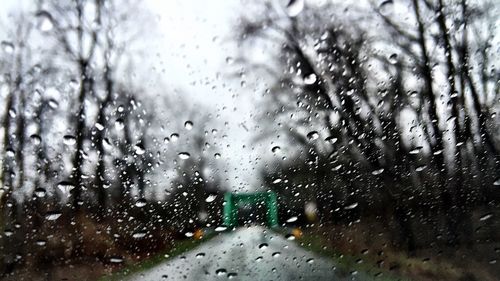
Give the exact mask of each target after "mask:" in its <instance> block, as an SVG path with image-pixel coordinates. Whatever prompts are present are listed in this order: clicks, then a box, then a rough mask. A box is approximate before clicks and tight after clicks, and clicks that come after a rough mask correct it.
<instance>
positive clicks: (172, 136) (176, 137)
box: [170, 133, 179, 141]
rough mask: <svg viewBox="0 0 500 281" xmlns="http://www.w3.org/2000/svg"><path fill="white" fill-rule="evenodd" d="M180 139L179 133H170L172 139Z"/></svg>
mask: <svg viewBox="0 0 500 281" xmlns="http://www.w3.org/2000/svg"><path fill="white" fill-rule="evenodd" d="M178 139H179V134H176V133H173V134H171V135H170V140H171V141H177V140H178Z"/></svg>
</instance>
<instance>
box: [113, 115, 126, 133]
mask: <svg viewBox="0 0 500 281" xmlns="http://www.w3.org/2000/svg"><path fill="white" fill-rule="evenodd" d="M115 128H116V130H118V131H121V130H123V128H125V124H124V123H123V120H122V119H120V118H118V119H116V121H115Z"/></svg>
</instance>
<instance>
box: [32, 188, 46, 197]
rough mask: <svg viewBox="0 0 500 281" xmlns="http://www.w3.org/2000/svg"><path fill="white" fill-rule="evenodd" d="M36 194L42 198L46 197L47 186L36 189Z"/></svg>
mask: <svg viewBox="0 0 500 281" xmlns="http://www.w3.org/2000/svg"><path fill="white" fill-rule="evenodd" d="M34 192H35V196H36V197H38V198H42V197H45V194H47V191H46V190H45V188H41V187H39V188H37V189H35V191H34Z"/></svg>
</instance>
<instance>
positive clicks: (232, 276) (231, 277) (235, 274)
mask: <svg viewBox="0 0 500 281" xmlns="http://www.w3.org/2000/svg"><path fill="white" fill-rule="evenodd" d="M236 276H238V273H236V272H231V273H229V274H228V275H227V279H234V278H236Z"/></svg>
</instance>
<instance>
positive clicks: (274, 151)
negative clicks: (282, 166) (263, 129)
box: [271, 146, 281, 153]
mask: <svg viewBox="0 0 500 281" xmlns="http://www.w3.org/2000/svg"><path fill="white" fill-rule="evenodd" d="M280 150H281V147H279V146H275V147H273V148H272V149H271V151H272V152H273V153H278V152H280Z"/></svg>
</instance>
